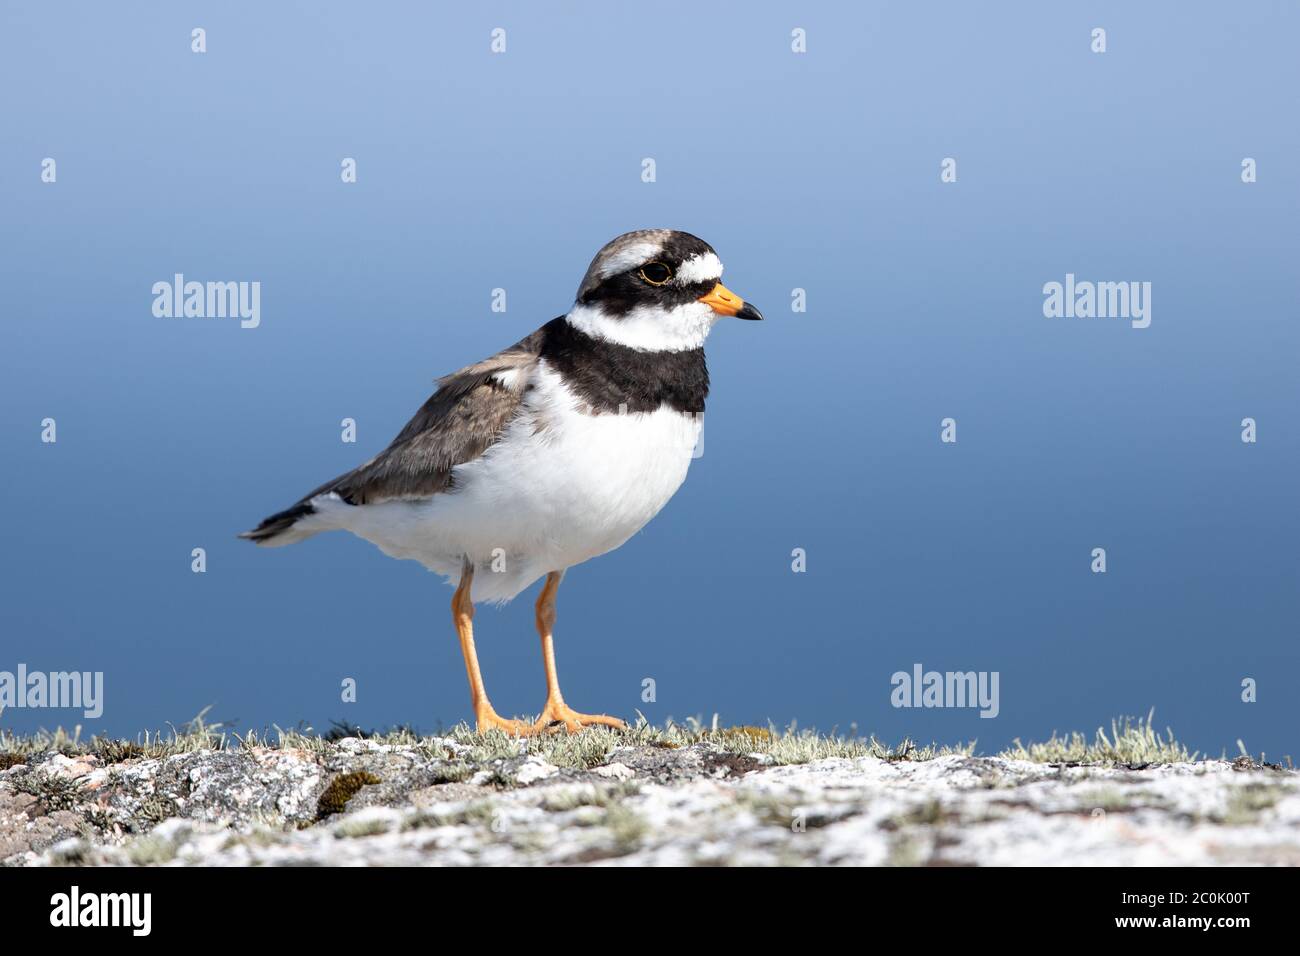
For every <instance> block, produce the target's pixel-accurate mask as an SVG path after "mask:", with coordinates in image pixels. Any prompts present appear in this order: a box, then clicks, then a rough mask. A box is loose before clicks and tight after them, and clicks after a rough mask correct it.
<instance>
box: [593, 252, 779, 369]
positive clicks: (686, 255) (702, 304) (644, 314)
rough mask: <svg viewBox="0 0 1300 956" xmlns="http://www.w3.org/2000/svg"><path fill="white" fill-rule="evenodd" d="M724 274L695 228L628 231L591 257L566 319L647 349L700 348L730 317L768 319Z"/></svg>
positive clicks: (601, 335)
mask: <svg viewBox="0 0 1300 956" xmlns="http://www.w3.org/2000/svg"><path fill="white" fill-rule="evenodd" d="M721 277H722V263H721V262H720V261H719V260H718V254H717V253H716V252H714V251H713V247H712V246H710V245H709V244H708V243H707V242H705V241H704V240H703V239H699V238H697V237H695V236H692V235H691V234H690V233H688V232H677V231H676V230H673V229H642V230H639V231H637V232H628V233H624V234H623V235H621V236H619V237H618V238H617V239H615V240H613V241H612V242H610V243H608V244H607V245H606V246H605V247H604V248H603V249H601V250H600V252H598V253H596V258H595V259H592V260H591V266H590V267H589V268H588V269H587V274H586V275H585V276H584V277H583V279H582V284H581V285H580V286H579V287H578V295H577V299H576V300H575V302H574V304H573V309H572V311H570V312H569V314H568V316H567V319H568V321H569V324H570V325H572V326H574V327H575V328H577V329H580V330H581V331H583V332H586V333H587V334H588V335H591V336H595V337H596V338H601V339H605V340H607V341H610V342H617V343H618V344H620V345H627V346H630V347H632V348H635V349H640V350H642V351H650V352H675V351H681V350H683V349H696V348H699V347H700V346H702V345H703V344H704V340H705V338H706V337H707V336H708V334H709V330H710V329H711V328H712V327H713V323H714V322H716V321H717V320H718V319H720V318H722V317H723V316H729V315H734V316H735V317H736V318H738V319H761V318H762V317H763V315H762V313H761V312H759V311H758V309H756V308H754V307H753V306H752V305H750V304H748V303H747V302H746V301H745V300H744V299H742V298H741V297H740V296H738V295H736V294H735V293H734V292H731V291H730V290H729V289H727V288H726V286H724V285H723V284H722V283H721V282H720V281H719V280H720V279H721Z"/></svg>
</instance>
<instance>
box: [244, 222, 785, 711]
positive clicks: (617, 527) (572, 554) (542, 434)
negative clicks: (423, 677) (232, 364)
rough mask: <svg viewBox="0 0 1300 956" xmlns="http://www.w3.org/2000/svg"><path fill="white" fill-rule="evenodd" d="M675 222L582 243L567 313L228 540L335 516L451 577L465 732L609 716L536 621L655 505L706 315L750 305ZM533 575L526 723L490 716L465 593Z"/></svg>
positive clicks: (461, 377)
mask: <svg viewBox="0 0 1300 956" xmlns="http://www.w3.org/2000/svg"><path fill="white" fill-rule="evenodd" d="M721 275H722V263H721V262H720V261H719V260H718V256H717V254H716V253H715V252H714V251H713V249H712V247H711V246H709V244H708V243H706V242H704V241H703V240H701V239H698V238H696V237H695V236H692V235H690V234H688V233H685V232H677V231H674V230H670V229H646V230H640V231H637V232H629V233H627V234H625V235H622V236H619V237H618V238H617V239H615V240H613V241H612V242H610V243H609V244H608V245H606V246H605V247H604V248H603V249H601V250H600V252H598V253H597V254H596V258H595V259H593V260H592V262H591V266H590V267H589V268H588V269H587V274H586V275H585V276H584V277H583V279H582V283H581V285H579V287H578V294H577V297H576V299H575V301H574V304H573V308H571V309H570V310H569V312H568V314H567V315H563V316H561V317H559V318H557V319H554V320H552V321H550V322H548V323H546V324H545V325H543V326H542V327H541V328H540V329H538V330H537V331H536V332H534V333H533V334H531V335H529V336H528V337H527V338H525V339H524V340H523V341H521V342H519V343H517V344H515V345H512V346H511V347H510V348H508V349H505V350H504V351H502V352H498V353H497V354H496V355H494V356H492V357H491V358H489V359H486V360H484V361H482V362H478V363H476V364H474V365H469V366H467V367H465V368H463V369H461V370H460V371H458V372H454V373H452V374H451V375H448V376H446V377H444V378H441V379H439V380H438V389H437V391H436V392H434V394H433V396H432V397H431V398H430V399H429V400H428V401H427V402H425V403H424V405H423V407H421V409H420V410H419V411H418V412H417V413H416V414H415V417H414V418H412V419H411V421H410V422H408V423H407V425H406V427H405V428H403V429H402V430H401V432H400V433H399V434H398V436H397V437H396V438H395V439H393V441H392V443H391V444H390V445H389V446H388V447H387V448H386V449H384V451H383V452H381V453H380V454H379V455H377V456H376V457H374V458H372V459H371V460H370V461H368V462H366V463H365V464H364V465H362V466H360V467H359V468H356V469H354V470H353V471H350V472H348V473H347V474H345V475H342V476H341V477H338V478H335V479H334V480H333V481H329V482H326V483H325V484H323V485H321V486H320V487H319V488H317V489H316V490H315V491H312V492H310V493H309V494H307V495H305V496H304V497H303V498H302V499H301V500H300V501H299V502H298V503H297V504H295V505H293V506H292V507H291V508H288V509H286V510H284V511H281V512H278V513H277V514H273V515H271V517H269V518H267V519H266V520H265V521H263V522H262V523H261V524H259V525H258V526H257V527H256V528H255V529H253V530H252V531H247V532H245V533H244V534H242V535H241V537H244V538H249V539H251V540H253V541H256V542H257V543H258V544H261V545H282V544H292V543H293V542H296V541H301V540H303V539H304V538H307V537H310V536H311V535H314V534H316V533H318V532H321V531H333V530H345V531H351V532H352V533H353V534H355V535H357V536H359V537H361V538H364V539H366V540H367V541H370V542H372V543H373V544H375V545H377V546H378V547H379V549H380V550H382V551H383V552H384V553H385V554H387V555H389V556H391V557H394V558H408V559H413V560H415V561H419V562H420V563H421V564H423V565H424V566H425V567H426V568H428V569H429V570H431V571H434V572H436V573H437V574H440V575H442V576H444V577H445V578H447V580H448V583H453V582H454V583H455V585H456V591H455V594H454V596H453V597H452V599H451V610H452V620H453V622H454V623H455V627H456V631H457V634H458V635H459V637H460V648H461V653H462V654H463V655H464V657H465V670H466V672H467V674H468V676H469V687H470V698H471V703H472V705H473V708H474V718H475V720H476V722H477V726H478V730H479V731H480V732H484V731H487V730H489V729H491V728H494V727H495V728H499V729H501V730H504V731H505V732H506V733H509V734H521V735H523V734H533V733H538V732H540V731H543V730H546V729H549V728H559V727H563V728H564V729H566V730H568V731H570V732H572V731H576V730H579V729H580V728H582V727H585V726H589V725H592V724H603V725H606V726H610V727H622V726H624V724H623V722H622V721H621V720H618V719H617V718H614V717H609V716H606V715H604V714H581V713H578V712H577V711H575V710H573V709H571V708H570V707H569V706H568V705H567V704H566V703H565V702H564V697H563V696H562V695H561V693H560V684H559V678H558V677H557V675H556V669H555V650H554V642H553V636H552V630H553V628H554V625H555V595H556V591H557V590H558V588H559V586H560V580H561V578H562V577H563V576H564V572H565V570H566V569H567V568H570V567H572V566H573V565H575V564H581V563H582V562H583V561H587V560H589V559H591V558H594V557H596V556H597V555H600V554H604V553H606V552H608V551H612V550H613V549H615V548H617V547H619V546H620V545H621V544H623V543H624V542H625V541H627V540H628V538H630V537H631V536H632V535H634V534H636V532H637V531H639V530H640V529H641V528H643V527H644V526H645V524H646V522H648V521H649V520H650V519H651V518H653V517H654V516H655V515H656V514H657V513H658V512H659V510H660V509H661V508H662V507H663V506H664V505H665V504H667V503H668V499H669V498H671V497H672V496H673V494H674V493H675V492H676V491H677V489H678V488H679V487H680V486H681V484H682V482H683V481H684V480H685V478H686V470H687V467H688V466H689V465H690V463H691V458H692V454H693V449H694V447H695V445H696V442H697V441H698V438H699V434H700V428H701V416H702V413H703V411H704V399H705V396H706V395H707V394H708V391H709V374H708V370H707V368H706V367H705V363H704V340H705V338H706V337H707V336H708V334H709V330H710V329H711V328H712V326H713V324H714V322H716V321H717V320H718V319H719V318H720V317H721V316H735V317H736V318H740V319H761V318H762V315H761V314H760V313H759V311H758V310H757V309H755V308H754V307H753V306H752V305H750V304H748V303H747V302H745V301H744V300H743V299H741V298H740V296H738V295H735V294H734V293H732V292H730V291H729V290H728V289H727V288H726V287H725V286H723V285H722V283H721V282H720V281H719V279H720V278H721ZM543 577H545V579H546V580H545V583H544V584H543V585H542V589H541V594H540V595H539V596H538V598H537V607H536V622H537V631H538V633H539V634H540V636H541V639H542V663H543V666H544V668H545V670H546V704H545V706H544V707H543V709H542V713H541V716H540V717H539V718H538V719H537V721H536V722H535V723H530V722H525V721H519V720H510V719H506V718H503V717H501V716H499V715H498V714H497V713H496V711H495V710H494V709H493V707H492V704H491V702H490V701H489V700H488V695H487V690H486V689H485V688H484V685H483V677H482V675H481V674H480V672H479V666H478V656H477V654H476V653H475V650H474V631H473V623H472V622H473V619H474V604H475V603H476V602H480V601H494V602H505V601H508V600H510V599H511V598H513V597H515V596H516V595H518V594H519V593H520V592H521V591H523V590H524V589H525V588H527V587H528V586H529V585H531V584H533V583H534V582H535V581H537V580H539V579H540V578H543Z"/></svg>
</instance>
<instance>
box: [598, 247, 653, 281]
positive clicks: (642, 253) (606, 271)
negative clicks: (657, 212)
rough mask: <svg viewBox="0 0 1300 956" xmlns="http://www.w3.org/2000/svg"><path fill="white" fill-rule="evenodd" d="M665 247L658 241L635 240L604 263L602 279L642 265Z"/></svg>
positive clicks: (601, 273)
mask: <svg viewBox="0 0 1300 956" xmlns="http://www.w3.org/2000/svg"><path fill="white" fill-rule="evenodd" d="M662 251H663V248H662V247H661V246H660V245H659V243H657V242H634V243H631V244H630V245H628V246H626V247H625V248H623V249H620V250H619V251H618V252H617V253H616V254H615V255H612V256H610V257H609V259H607V260H606V261H605V262H604V263H603V264H602V265H601V270H600V277H601V279H608V278H609V277H610V276H616V275H618V274H619V273H620V272H626V271H627V270H628V269H634V268H636V267H637V266H639V265H642V264H644V263H646V262H649V261H650V260H652V259H654V258H655V256H657V255H659V254H660V252H662Z"/></svg>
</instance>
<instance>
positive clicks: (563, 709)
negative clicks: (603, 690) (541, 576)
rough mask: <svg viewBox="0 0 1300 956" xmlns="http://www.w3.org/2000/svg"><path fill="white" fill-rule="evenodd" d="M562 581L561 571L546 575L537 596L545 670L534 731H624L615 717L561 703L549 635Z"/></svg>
mask: <svg viewBox="0 0 1300 956" xmlns="http://www.w3.org/2000/svg"><path fill="white" fill-rule="evenodd" d="M562 577H564V572H563V571H552V572H551V573H550V574H548V575H547V576H546V583H545V584H543V585H542V593H541V594H539V595H538V596H537V633H538V634H540V635H541V638H542V664H543V666H544V667H545V668H546V706H545V707H543V708H542V716H540V717H538V718H537V723H535V724H533V731H534V732H538V731H542V730H548V729H550V728H551V727H552V726H555V725H562V726H563V727H564V729H565V730H567V731H568V732H569V733H571V734H572V733H576V732H577V731H579V730H581V729H582V728H583V727H589V726H591V725H592V724H604V725H605V726H606V727H617V728H619V729H625V728H626V727H627V724H625V723H623V721H621V720H619V719H618V718H617V717H607V716H605V715H604V714H580V713H578V712H577V711H576V710H574V709H573V708H571V707H570V706H569V705H568V704H566V703H565V702H564V695H562V694H561V693H560V678H559V675H558V674H557V673H556V671H555V641H554V638H553V637H552V636H551V632H552V630H554V628H555V593H556V592H557V591H558V590H559V589H560V579H561V578H562Z"/></svg>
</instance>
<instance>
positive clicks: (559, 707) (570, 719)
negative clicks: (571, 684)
mask: <svg viewBox="0 0 1300 956" xmlns="http://www.w3.org/2000/svg"><path fill="white" fill-rule="evenodd" d="M595 725H600V726H604V727H613V728H614V729H615V730H627V724H625V723H623V721H621V720H619V719H618V718H617V717H609V716H607V715H606V714H580V713H578V712H577V711H576V710H574V709H573V708H572V707H570V706H569V705H568V704H566V703H565V702H564V701H562V700H561V701H554V700H548V701H547V702H546V706H545V707H544V708H542V716H540V717H538V718H537V723H535V724H533V725H532V726H533V733H541V732H543V731H548V730H560V729H563V730H566V731H568V732H569V733H571V734H576V733H578V731H580V730H582V728H583V727H591V726H595Z"/></svg>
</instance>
